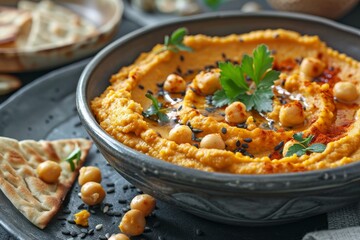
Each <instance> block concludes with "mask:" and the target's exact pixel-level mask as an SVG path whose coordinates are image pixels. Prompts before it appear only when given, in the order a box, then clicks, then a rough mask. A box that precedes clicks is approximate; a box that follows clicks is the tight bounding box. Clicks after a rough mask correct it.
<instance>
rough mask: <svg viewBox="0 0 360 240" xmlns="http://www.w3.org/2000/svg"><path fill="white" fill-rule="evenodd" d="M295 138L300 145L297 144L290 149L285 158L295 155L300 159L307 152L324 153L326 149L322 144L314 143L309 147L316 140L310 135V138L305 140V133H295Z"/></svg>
mask: <svg viewBox="0 0 360 240" xmlns="http://www.w3.org/2000/svg"><path fill="white" fill-rule="evenodd" d="M293 138H294V139H295V140H296V141H298V142H299V143H295V144H294V145H292V146H291V147H289V150H288V151H287V153H286V155H285V157H290V156H292V155H294V154H296V155H297V156H298V157H300V156H302V155H304V154H306V152H316V153H322V152H323V151H325V149H326V145H324V144H322V143H314V144H311V145H310V146H309V144H310V143H311V141H312V140H313V138H314V135H309V136H308V137H306V138H304V137H303V133H302V132H299V133H295V134H294V135H293Z"/></svg>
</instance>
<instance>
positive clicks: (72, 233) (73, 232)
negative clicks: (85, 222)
mask: <svg viewBox="0 0 360 240" xmlns="http://www.w3.org/2000/svg"><path fill="white" fill-rule="evenodd" d="M70 235H71V236H72V237H76V236H77V235H78V233H77V232H75V231H71V232H70Z"/></svg>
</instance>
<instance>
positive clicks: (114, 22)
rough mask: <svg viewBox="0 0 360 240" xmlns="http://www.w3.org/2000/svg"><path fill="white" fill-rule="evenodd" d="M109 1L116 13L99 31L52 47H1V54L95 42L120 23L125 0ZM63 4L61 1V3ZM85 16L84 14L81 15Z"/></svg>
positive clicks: (46, 50) (40, 51)
mask: <svg viewBox="0 0 360 240" xmlns="http://www.w3.org/2000/svg"><path fill="white" fill-rule="evenodd" d="M106 1H107V2H108V3H110V4H112V5H113V7H114V9H115V13H114V15H113V16H112V18H111V19H110V20H109V21H108V22H106V23H105V24H103V25H101V26H99V27H96V30H97V33H96V34H93V35H90V36H87V37H85V38H83V39H81V40H80V41H74V42H70V43H67V44H62V45H59V46H55V47H51V46H44V47H39V48H33V49H17V48H0V55H1V54H18V55H22V54H32V53H42V52H48V51H57V50H60V49H65V48H67V47H71V46H74V45H86V44H88V43H91V42H93V41H94V40H93V38H94V37H99V36H101V35H104V34H107V33H108V32H111V31H112V30H113V29H115V27H116V26H117V25H118V24H119V23H120V20H121V17H122V15H123V13H124V3H123V1H119V0H106ZM60 4H61V3H60ZM81 17H83V16H81Z"/></svg>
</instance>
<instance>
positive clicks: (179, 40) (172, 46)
mask: <svg viewBox="0 0 360 240" xmlns="http://www.w3.org/2000/svg"><path fill="white" fill-rule="evenodd" d="M187 33H188V30H187V29H186V28H178V29H176V30H175V31H174V32H173V33H172V34H171V36H168V35H166V36H165V39H164V50H169V51H172V52H175V53H177V52H179V51H187V52H192V48H191V47H188V46H186V45H185V44H184V43H183V41H184V37H185V35H186V34H187Z"/></svg>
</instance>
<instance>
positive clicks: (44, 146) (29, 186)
mask: <svg viewBox="0 0 360 240" xmlns="http://www.w3.org/2000/svg"><path fill="white" fill-rule="evenodd" d="M91 144H92V143H91V141H89V140H86V139H63V140H56V141H33V140H24V141H17V140H15V139H11V138H5V137H0V189H1V190H2V191H3V193H4V194H5V195H6V197H7V198H8V199H9V200H10V201H11V203H12V204H13V205H14V206H15V207H16V208H17V209H18V210H19V211H20V212H21V213H22V214H23V215H24V216H25V217H26V218H27V219H28V220H29V221H30V222H32V223H33V224H34V225H36V226H37V227H39V228H41V229H43V228H45V227H46V225H47V224H48V222H49V221H50V220H51V218H52V217H53V216H54V215H55V214H56V213H57V211H58V209H59V208H60V206H61V203H62V201H63V200H64V198H65V197H66V194H67V192H68V191H69V189H70V188H71V186H72V185H73V183H74V181H75V179H76V177H77V175H78V171H79V169H80V167H81V166H82V165H83V163H84V161H85V158H86V156H87V154H88V152H89V149H90V147H91ZM77 148H79V149H80V151H81V159H80V161H79V164H78V165H77V167H76V169H75V171H71V169H70V165H69V163H68V162H66V161H63V160H64V159H66V158H67V157H68V156H69V155H70V154H71V153H72V152H73V151H74V150H75V149H77ZM46 160H51V161H55V162H57V163H59V165H60V167H61V169H62V171H61V175H60V177H59V181H58V183H56V184H47V183H45V182H43V181H42V180H41V179H40V178H38V176H37V174H36V168H37V166H38V165H39V164H40V163H42V162H44V161H46Z"/></svg>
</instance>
